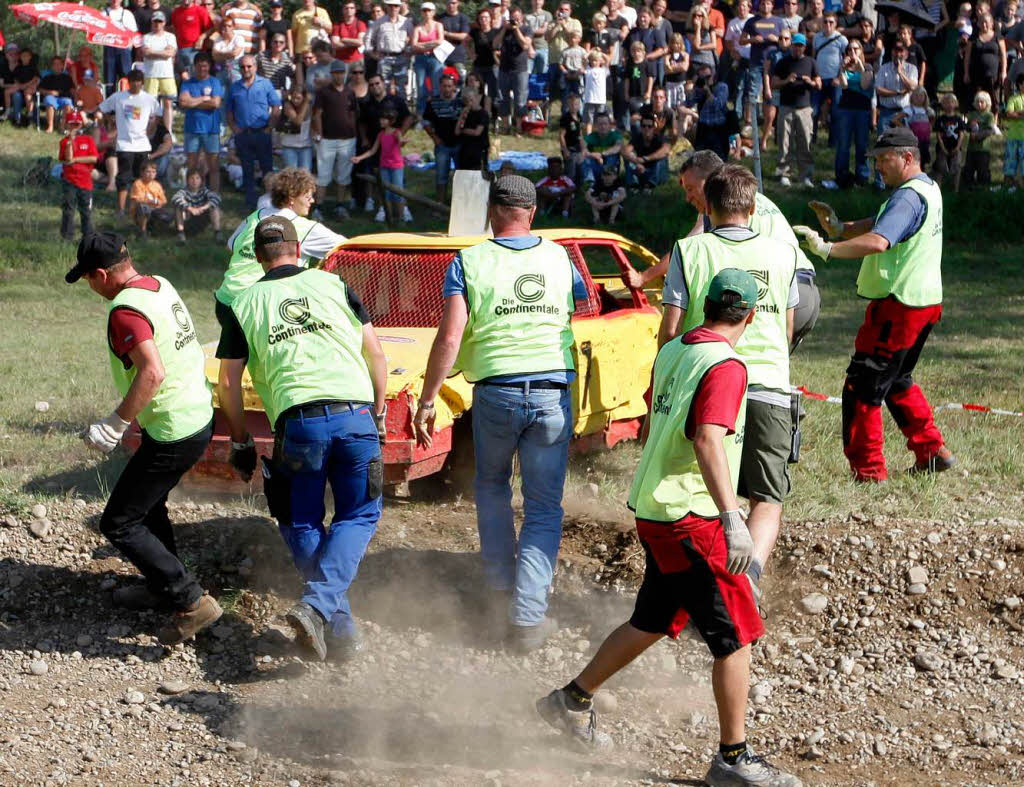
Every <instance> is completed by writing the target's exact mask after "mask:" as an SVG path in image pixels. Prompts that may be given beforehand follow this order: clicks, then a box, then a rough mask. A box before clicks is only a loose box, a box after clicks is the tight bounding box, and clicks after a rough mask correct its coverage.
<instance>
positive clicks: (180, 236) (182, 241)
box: [178, 232, 188, 246]
mask: <svg viewBox="0 0 1024 787" xmlns="http://www.w3.org/2000/svg"><path fill="white" fill-rule="evenodd" d="M186 243H188V240H187V239H186V238H185V233H184V232H179V233H178V245H179V246H184V245H185V244H186Z"/></svg>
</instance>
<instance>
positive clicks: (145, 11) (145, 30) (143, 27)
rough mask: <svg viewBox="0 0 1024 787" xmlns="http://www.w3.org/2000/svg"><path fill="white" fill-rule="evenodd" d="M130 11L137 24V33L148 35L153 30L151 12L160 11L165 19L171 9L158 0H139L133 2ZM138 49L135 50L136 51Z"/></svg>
mask: <svg viewBox="0 0 1024 787" xmlns="http://www.w3.org/2000/svg"><path fill="white" fill-rule="evenodd" d="M133 6H134V8H133V10H132V13H133V14H135V21H136V22H137V23H138V26H139V33H141V34H142V35H144V36H145V35H149V34H150V33H152V32H153V14H155V13H157V12H160V13H161V14H163V15H164V19H165V20H166V19H167V18H168V17H169V16H170V15H171V9H169V8H167V7H166V6H165V5H164V4H163V3H161V2H160V0H141V2H137V3H133ZM137 52H138V50H136V53H137Z"/></svg>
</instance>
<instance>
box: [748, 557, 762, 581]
mask: <svg viewBox="0 0 1024 787" xmlns="http://www.w3.org/2000/svg"><path fill="white" fill-rule="evenodd" d="M762 571H764V566H762V565H761V561H760V560H758V559H757V558H756V557H755V558H753V559H752V560H751V561H750V567H749V568H748V569H747V573H748V574H750V578H751V579H752V580H754V581H755V582H760V581H761V572H762Z"/></svg>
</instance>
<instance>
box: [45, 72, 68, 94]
mask: <svg viewBox="0 0 1024 787" xmlns="http://www.w3.org/2000/svg"><path fill="white" fill-rule="evenodd" d="M74 89H75V83H74V80H72V79H71V75H70V74H69V73H68V72H67V71H61V72H60V73H59V74H47V75H46V76H44V77H43V78H42V79H40V80H39V91H40V92H42V91H44V90H56V91H57V92H58V93H60V95H61V96H62V97H64V98H71V91H72V90H74Z"/></svg>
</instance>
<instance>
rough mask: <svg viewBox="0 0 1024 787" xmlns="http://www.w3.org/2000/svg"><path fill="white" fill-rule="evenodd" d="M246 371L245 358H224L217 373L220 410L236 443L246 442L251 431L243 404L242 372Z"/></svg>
mask: <svg viewBox="0 0 1024 787" xmlns="http://www.w3.org/2000/svg"><path fill="white" fill-rule="evenodd" d="M244 371H245V359H244V358H222V359H221V361H220V373H219V374H218V375H217V395H218V399H219V401H220V410H221V412H222V413H224V417H225V418H226V419H227V421H228V428H229V429H230V430H231V439H232V441H234V442H236V443H244V442H245V441H246V438H247V437H248V436H249V431H248V430H247V429H246V428H245V408H244V407H243V406H242V372H244Z"/></svg>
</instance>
